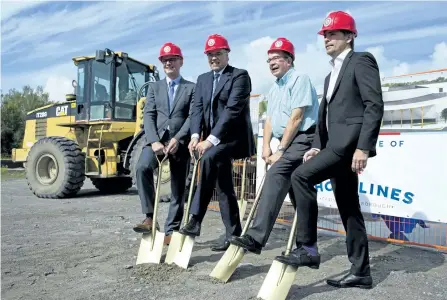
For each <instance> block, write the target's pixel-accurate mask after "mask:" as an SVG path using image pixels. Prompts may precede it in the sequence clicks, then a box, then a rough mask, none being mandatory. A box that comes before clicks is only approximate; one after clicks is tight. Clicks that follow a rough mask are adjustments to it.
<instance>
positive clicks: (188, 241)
mask: <svg viewBox="0 0 447 300" xmlns="http://www.w3.org/2000/svg"><path fill="white" fill-rule="evenodd" d="M193 247H194V238H192V237H190V236H186V235H184V234H181V233H179V232H174V233H173V234H172V238H171V242H170V243H169V248H168V253H167V254H166V259H165V262H166V263H167V264H172V263H175V264H176V265H178V266H179V267H181V268H183V269H187V268H188V265H189V260H190V259H191V254H192V248H193Z"/></svg>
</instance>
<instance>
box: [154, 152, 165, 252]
mask: <svg viewBox="0 0 447 300" xmlns="http://www.w3.org/2000/svg"><path fill="white" fill-rule="evenodd" d="M168 155H169V154H168V153H166V154H165V155H164V157H163V158H162V159H161V160H160V158H159V156H158V155H157V154H155V157H156V158H157V161H158V177H157V188H156V190H155V201H154V202H155V203H154V217H153V218H152V232H151V233H152V245H151V251H152V247H153V246H154V241H155V234H156V230H157V227H156V225H157V215H158V202H159V201H160V182H161V174H162V170H163V163H164V161H165V160H166V159H167V158H168Z"/></svg>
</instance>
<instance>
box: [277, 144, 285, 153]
mask: <svg viewBox="0 0 447 300" xmlns="http://www.w3.org/2000/svg"><path fill="white" fill-rule="evenodd" d="M276 150H277V151H279V152H281V153H284V151H286V148H285V147H283V146H281V145H278V148H276Z"/></svg>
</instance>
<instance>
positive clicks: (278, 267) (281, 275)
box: [257, 260, 297, 300]
mask: <svg viewBox="0 0 447 300" xmlns="http://www.w3.org/2000/svg"><path fill="white" fill-rule="evenodd" d="M296 271H297V268H296V267H293V266H288V265H286V264H283V263H280V262H279V261H276V260H275V261H273V263H272V266H271V267H270V270H269V272H268V273H267V276H266V277H265V279H264V283H263V284H262V286H261V289H260V290H259V293H258V296H257V297H258V298H261V299H264V300H267V299H269V300H273V299H274V300H284V299H286V298H287V294H289V291H290V288H291V287H292V284H293V281H294V280H295V276H296Z"/></svg>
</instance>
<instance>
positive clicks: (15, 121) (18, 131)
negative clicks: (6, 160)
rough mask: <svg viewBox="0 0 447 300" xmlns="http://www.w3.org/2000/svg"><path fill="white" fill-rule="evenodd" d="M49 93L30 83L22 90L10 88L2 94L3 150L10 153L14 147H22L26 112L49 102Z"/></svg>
mask: <svg viewBox="0 0 447 300" xmlns="http://www.w3.org/2000/svg"><path fill="white" fill-rule="evenodd" d="M48 97H49V95H48V93H44V91H43V88H42V87H41V86H38V87H37V88H36V89H35V90H34V89H32V88H31V87H30V86H29V85H27V86H24V87H23V89H22V91H17V90H16V89H12V90H9V92H8V93H7V94H6V95H3V94H2V95H1V118H2V119H1V143H2V148H1V152H2V153H5V154H10V153H11V150H12V148H17V147H21V142H22V140H23V135H24V130H25V118H26V113H27V112H28V111H30V110H33V109H36V108H38V107H41V106H44V105H46V104H48V103H49V99H48Z"/></svg>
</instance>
